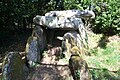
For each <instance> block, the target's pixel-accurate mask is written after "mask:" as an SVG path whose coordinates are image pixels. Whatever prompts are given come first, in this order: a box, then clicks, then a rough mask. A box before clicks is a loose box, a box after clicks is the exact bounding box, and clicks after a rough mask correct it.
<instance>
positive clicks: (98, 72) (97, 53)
mask: <svg viewBox="0 0 120 80" xmlns="http://www.w3.org/2000/svg"><path fill="white" fill-rule="evenodd" d="M102 37H103V35H101V34H100V35H96V34H93V33H91V34H89V45H90V48H89V51H88V52H89V54H90V56H84V59H85V60H86V62H87V63H88V66H89V67H90V72H91V74H92V78H93V80H120V76H119V75H120V46H119V45H120V41H116V40H114V41H110V42H109V41H108V42H107V41H106V40H103V41H102V43H101V42H100V40H101V38H102ZM91 44H92V45H91ZM99 44H100V45H104V44H106V45H105V46H104V48H103V47H101V46H99Z"/></svg>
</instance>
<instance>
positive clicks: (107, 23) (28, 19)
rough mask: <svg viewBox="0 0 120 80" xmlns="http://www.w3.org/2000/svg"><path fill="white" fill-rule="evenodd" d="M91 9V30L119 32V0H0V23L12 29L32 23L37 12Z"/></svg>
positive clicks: (108, 32) (110, 32)
mask: <svg viewBox="0 0 120 80" xmlns="http://www.w3.org/2000/svg"><path fill="white" fill-rule="evenodd" d="M69 9H78V10H84V9H92V10H94V12H95V14H96V19H95V21H94V22H93V23H94V24H93V26H92V28H93V30H94V32H96V33H103V34H105V35H111V34H116V33H119V32H120V2H119V0H5V1H0V13H1V17H0V25H1V27H0V28H1V29H2V28H10V29H14V28H16V27H15V26H19V27H21V26H26V25H27V24H29V23H32V19H33V17H34V16H36V15H37V14H39V15H44V14H45V13H46V12H48V11H51V10H69Z"/></svg>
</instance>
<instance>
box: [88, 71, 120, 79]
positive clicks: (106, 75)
mask: <svg viewBox="0 0 120 80" xmlns="http://www.w3.org/2000/svg"><path fill="white" fill-rule="evenodd" d="M90 73H92V78H93V80H119V79H120V78H119V76H118V75H115V73H113V72H110V71H108V70H107V69H100V70H95V69H92V70H90ZM113 74H114V75H113Z"/></svg>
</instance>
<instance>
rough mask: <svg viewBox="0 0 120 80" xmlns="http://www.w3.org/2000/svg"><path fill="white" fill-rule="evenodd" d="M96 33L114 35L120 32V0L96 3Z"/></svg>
mask: <svg viewBox="0 0 120 80" xmlns="http://www.w3.org/2000/svg"><path fill="white" fill-rule="evenodd" d="M95 9H96V10H95V12H96V19H95V26H94V27H93V28H94V30H95V32H97V33H103V34H105V35H113V34H116V33H119V31H120V3H119V0H110V1H109V0H106V1H104V2H103V1H100V2H97V3H95Z"/></svg>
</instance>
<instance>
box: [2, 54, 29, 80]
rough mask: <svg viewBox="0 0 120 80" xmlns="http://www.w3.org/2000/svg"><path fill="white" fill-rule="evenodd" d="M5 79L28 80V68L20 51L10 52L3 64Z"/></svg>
mask: <svg viewBox="0 0 120 80" xmlns="http://www.w3.org/2000/svg"><path fill="white" fill-rule="evenodd" d="M2 73H3V75H2V79H3V80H26V78H27V76H28V68H27V66H26V65H25V63H24V61H23V60H22V59H21V56H20V55H19V53H18V52H9V53H7V55H6V56H5V58H4V61H3V66H2Z"/></svg>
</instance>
